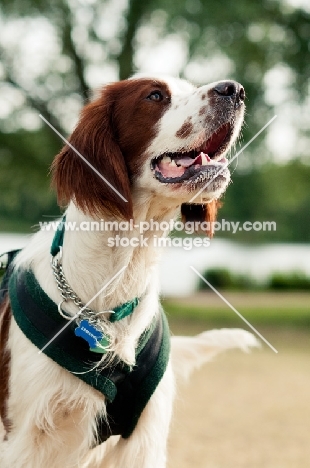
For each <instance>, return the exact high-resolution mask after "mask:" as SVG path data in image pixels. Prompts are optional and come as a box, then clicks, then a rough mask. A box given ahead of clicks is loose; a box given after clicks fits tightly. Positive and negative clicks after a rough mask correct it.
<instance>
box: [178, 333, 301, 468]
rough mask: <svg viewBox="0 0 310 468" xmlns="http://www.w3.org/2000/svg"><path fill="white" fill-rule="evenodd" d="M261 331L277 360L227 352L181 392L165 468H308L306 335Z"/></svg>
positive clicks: (260, 353)
mask: <svg viewBox="0 0 310 468" xmlns="http://www.w3.org/2000/svg"><path fill="white" fill-rule="evenodd" d="M178 328H179V327H178V326H176V327H175V330H174V331H175V332H180V331H181V332H182V331H184V330H179V329H178ZM187 328H188V327H187ZM189 328H190V327H189ZM183 329H184V326H183ZM191 331H194V330H191ZM195 331H199V330H195ZM264 333H265V335H267V336H268V339H269V341H270V342H271V343H272V344H273V345H274V346H275V347H276V348H277V349H278V351H279V353H278V354H275V353H274V352H273V351H272V350H270V349H269V348H267V347H266V346H264V347H263V349H262V350H259V351H254V352H253V353H251V354H250V355H243V354H242V353H240V352H238V351H236V352H229V353H227V354H225V355H223V356H221V357H219V358H217V359H216V360H215V361H213V362H212V363H209V364H207V365H206V366H204V368H203V369H201V370H200V371H199V372H197V373H195V374H194V377H193V378H192V379H191V381H190V382H189V383H188V384H187V385H186V386H184V387H183V386H182V387H181V388H180V389H179V398H178V401H177V404H176V407H175V415H174V420H173V425H172V431H171V437H170V443H169V468H193V467H195V468H307V467H310V402H309V393H310V372H309V369H310V340H309V336H308V333H307V332H301V331H299V332H294V331H290V330H288V331H283V330H282V331H278V332H275V331H271V330H269V331H268V330H264Z"/></svg>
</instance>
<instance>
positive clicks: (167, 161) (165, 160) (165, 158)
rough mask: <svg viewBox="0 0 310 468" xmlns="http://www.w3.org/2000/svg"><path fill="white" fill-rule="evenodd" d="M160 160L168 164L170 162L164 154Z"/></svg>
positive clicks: (168, 157)
mask: <svg viewBox="0 0 310 468" xmlns="http://www.w3.org/2000/svg"><path fill="white" fill-rule="evenodd" d="M162 162H163V163H167V164H169V163H170V162H171V158H170V156H164V157H163V158H162Z"/></svg>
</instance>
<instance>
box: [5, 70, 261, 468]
mask: <svg viewBox="0 0 310 468" xmlns="http://www.w3.org/2000/svg"><path fill="white" fill-rule="evenodd" d="M244 107H245V106H244V90H243V87H242V86H241V85H240V84H239V83H237V82H234V81H228V80H227V81H220V82H216V83H212V84H207V85H204V86H201V87H195V86H193V85H192V84H190V83H188V82H187V81H185V80H181V79H176V78H169V77H147V76H144V75H136V76H134V77H133V78H131V79H128V80H124V81H120V82H117V83H113V84H109V85H107V86H105V87H104V88H103V90H102V91H101V94H100V96H99V97H98V98H96V99H95V100H94V101H93V102H91V103H90V104H88V105H86V106H85V107H84V109H83V110H82V113H81V117H80V120H79V122H78V124H77V126H76V128H75V130H74V131H73V133H72V135H71V137H70V140H69V141H70V144H71V145H72V146H73V147H74V148H75V149H76V150H77V151H78V152H79V153H80V154H81V155H83V157H84V158H85V159H86V160H87V161H88V162H89V163H90V165H91V166H92V167H93V168H95V169H96V171H98V172H99V173H100V174H102V176H103V177H104V178H105V179H106V180H107V181H108V182H109V184H110V185H108V184H107V183H105V182H104V181H103V180H102V178H100V177H99V176H98V174H97V173H96V172H95V171H94V170H93V169H92V168H91V167H89V166H88V165H87V164H86V163H85V161H84V160H83V159H82V158H81V157H79V155H78V154H76V152H75V151H74V150H73V149H72V147H71V146H69V145H66V146H65V147H64V148H63V149H62V151H61V152H60V154H58V155H57V156H56V158H55V160H54V162H53V165H52V173H53V184H54V186H55V188H56V190H57V194H58V199H59V202H60V203H61V204H62V205H64V204H65V205H67V209H66V221H67V222H70V221H74V222H75V223H76V225H77V226H78V225H79V223H83V222H85V221H89V222H91V221H96V220H100V219H104V220H108V221H115V220H117V221H122V220H123V221H124V220H130V219H133V220H134V226H138V225H139V223H140V222H145V221H151V220H155V221H159V222H160V221H170V220H171V219H176V217H177V216H178V215H179V213H180V206H181V205H182V204H185V205H184V206H185V209H184V213H185V216H186V209H187V208H190V206H191V205H187V204H188V202H189V201H190V200H191V199H192V197H194V196H195V194H197V193H198V192H199V191H200V190H201V189H202V188H203V187H205V188H204V190H203V191H202V192H201V193H200V194H199V196H198V197H197V199H196V200H194V201H193V203H199V204H201V205H204V213H205V216H206V218H207V219H209V220H211V221H212V219H213V220H214V217H215V213H216V204H217V200H218V199H219V198H220V197H221V195H222V194H223V193H224V191H225V190H226V188H227V186H228V184H229V181H230V173H229V170H228V169H227V168H225V169H224V170H222V171H221V173H219V172H220V170H221V169H222V168H223V166H224V165H225V164H226V162H227V160H226V158H225V154H226V153H227V152H228V150H229V149H230V148H231V146H232V145H233V143H234V142H235V141H236V139H237V137H238V134H239V131H240V128H241V126H242V122H243V116H244ZM111 186H112V187H114V189H115V190H116V191H115V190H113V188H112V187H111ZM117 192H119V194H121V195H122V197H120V196H119V194H118V193H117ZM124 199H126V200H127V201H126V202H125V201H124ZM186 207H187V208H186ZM116 234H119V235H120V236H123V237H128V238H132V237H137V236H138V237H139V232H138V227H137V228H135V227H134V229H131V230H128V231H127V232H126V231H116V230H115V231H114V232H112V234H111V232H106V231H99V232H96V231H87V230H80V231H79V232H77V231H70V230H68V231H66V232H65V236H64V243H63V257H62V266H63V271H64V274H65V277H66V280H67V282H68V283H69V285H70V287H71V288H72V289H73V290H74V291H75V292H76V294H77V295H78V296H79V297H80V298H81V300H82V301H83V302H84V303H85V304H86V303H87V302H88V301H90V300H91V298H93V297H94V296H96V294H97V292H98V291H100V289H101V288H102V286H103V285H104V284H106V283H108V281H109V280H110V279H111V278H113V277H114V276H115V275H117V274H118V272H119V271H120V270H121V269H122V268H123V267H124V266H126V268H125V269H124V270H123V271H122V273H121V274H119V275H118V276H117V277H116V278H115V280H114V281H112V282H111V283H110V284H109V285H108V287H107V288H106V289H105V290H104V291H103V292H102V293H101V294H99V295H98V296H97V297H95V299H94V300H93V301H92V303H91V304H90V307H91V309H93V310H95V311H103V310H112V309H113V308H115V307H116V306H118V305H119V304H124V303H126V302H127V301H131V300H132V299H133V298H135V297H137V298H140V303H139V305H138V306H137V307H136V308H135V310H134V312H133V313H132V314H131V315H129V316H127V317H125V318H123V319H122V320H119V321H116V322H114V323H112V322H109V321H108V316H105V315H102V319H101V320H102V321H105V326H106V329H107V330H108V334H109V336H110V350H109V353H112V354H113V356H117V358H118V359H119V361H121V362H123V363H125V364H126V365H128V366H131V368H133V367H134V366H135V359H136V347H137V343H138V341H139V338H140V336H141V335H142V334H143V333H144V331H145V330H147V329H148V327H150V324H151V322H152V320H153V319H154V317H156V315H158V314H159V313H160V305H159V287H158V275H157V264H158V261H159V256H160V252H159V249H158V248H157V247H156V246H155V245H154V244H153V243H152V242H150V240H151V239H152V238H153V237H154V236H157V238H158V236H163V235H167V232H162V231H161V230H160V228H159V229H158V230H154V229H153V230H149V231H148V232H145V233H144V235H145V236H146V237H147V238H148V239H149V242H148V245H147V246H145V245H141V246H139V245H135V246H132V245H129V246H128V247H126V248H122V247H118V248H117V247H110V246H108V245H107V240H108V238H109V237H111V235H116ZM53 236H54V232H52V230H50V231H48V230H40V231H39V232H38V233H36V234H35V235H34V236H33V238H32V239H31V241H30V243H29V244H28V245H27V246H26V247H25V248H24V249H23V250H22V251H21V252H20V253H19V254H18V256H17V257H16V258H15V260H14V265H15V269H16V270H19V269H30V268H31V270H32V271H33V273H34V275H35V277H36V279H37V281H38V282H39V284H40V286H41V288H42V289H43V290H44V291H45V293H46V294H47V295H48V296H49V297H50V298H51V299H52V301H54V302H55V303H56V304H58V303H59V300H60V293H59V290H58V289H57V284H56V282H55V279H54V276H53V272H52V268H51V266H50V253H49V252H50V246H51V243H52V240H53ZM180 268H181V265H180ZM66 307H67V308H66V312H67V314H71V315H72V316H73V315H74V314H75V313H76V312H77V309H76V306H74V305H73V304H70V303H68V305H67V306H66ZM0 320H1V333H0V358H1V360H2V362H1V384H0V385H1V388H0V398H1V406H0V409H1V417H2V421H3V425H4V428H5V432H6V435H5V437H4V440H3V442H2V443H1V449H0V465H1V468H60V467H61V468H78V467H80V468H82V467H83V468H164V467H165V466H166V444H167V436H168V430H169V424H170V418H171V413H172V406H173V399H174V394H175V382H176V381H177V380H178V377H182V378H184V377H187V376H188V375H189V374H190V372H191V371H192V370H193V369H194V368H196V367H199V366H200V365H202V364H203V363H204V362H206V361H208V360H210V358H212V357H213V356H214V355H216V354H217V353H218V352H221V351H223V350H225V349H228V348H241V349H244V350H246V349H247V348H248V347H251V346H256V345H257V342H256V339H255V338H254V336H253V335H252V334H250V333H248V332H247V331H244V330H239V329H234V330H228V329H223V330H211V331H207V332H204V333H202V334H200V335H197V336H194V337H177V336H173V337H172V338H171V353H170V359H169V363H168V365H167V368H166V371H165V373H164V375H163V377H162V378H161V380H160V382H159V384H158V386H157V388H156V390H155V391H154V393H153V395H152V397H151V398H150V400H149V402H148V403H147V406H146V407H145V408H144V410H143V412H142V414H141V416H140V418H139V420H138V423H137V425H136V427H135V429H134V431H133V433H132V434H131V436H130V437H127V438H124V437H122V436H121V435H113V436H112V437H110V438H108V439H107V440H106V442H104V443H101V444H100V445H97V446H95V445H96V443H95V441H96V430H97V424H96V420H97V418H98V415H101V417H102V418H104V417H107V414H106V399H105V396H104V395H103V394H102V393H100V392H99V391H98V390H96V389H94V388H92V387H91V386H89V385H88V384H87V383H85V382H84V381H82V380H80V379H79V378H78V376H77V375H74V374H72V373H70V372H68V371H67V370H65V369H63V368H62V367H61V366H59V365H58V364H56V363H55V362H54V361H53V360H52V359H50V358H49V357H48V356H46V355H45V354H44V353H38V348H37V347H36V346H34V345H33V344H32V343H31V342H30V341H29V340H28V338H26V336H25V335H24V334H23V332H22V331H21V329H20V328H19V326H18V325H17V323H16V321H15V319H14V317H13V316H12V313H11V305H10V300H9V294H7V295H6V296H5V300H4V301H3V303H2V306H1V313H0ZM109 353H107V354H109ZM107 354H105V355H103V358H102V362H101V368H102V369H104V368H105V367H106V366H107V365H108V364H107V362H108V361H107V359H106V356H107ZM97 371H98V372H100V367H99V368H98V369H97ZM206 424H207V422H206Z"/></svg>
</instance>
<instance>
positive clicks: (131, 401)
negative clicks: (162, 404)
mask: <svg viewBox="0 0 310 468" xmlns="http://www.w3.org/2000/svg"><path fill="white" fill-rule="evenodd" d="M17 253H18V251H15V252H13V253H10V254H11V255H10V259H11V261H12V260H13V258H14V257H15V255H16V254H17ZM8 290H9V295H10V301H11V308H12V312H13V315H14V318H15V320H16V322H17V324H18V326H19V328H20V329H21V330H22V331H23V333H24V334H25V335H26V337H27V338H28V339H29V340H30V341H31V342H32V343H33V344H34V345H35V346H37V347H38V348H39V349H41V348H43V346H44V345H46V343H47V342H48V341H49V340H50V339H51V338H53V337H54V336H55V334H56V333H57V332H58V331H60V330H61V329H62V328H63V327H64V326H65V325H66V328H65V329H64V330H63V331H62V332H61V333H60V334H59V335H58V336H57V338H56V339H55V340H54V341H53V342H52V343H51V344H50V345H49V346H47V347H46V348H45V349H44V354H46V355H47V356H48V357H50V358H51V359H53V360H54V361H55V362H56V363H57V364H59V365H60V366H62V367H63V368H65V369H66V370H68V371H69V372H71V373H74V372H85V371H88V372H87V373H86V374H78V375H75V377H76V378H79V379H81V380H83V381H84V382H85V383H87V384H88V385H90V386H92V387H93V388H95V389H96V390H98V391H100V392H101V393H102V394H103V395H104V396H105V397H106V398H107V403H106V404H107V415H108V423H107V422H106V421H105V420H103V419H100V417H98V421H97V441H96V445H98V444H100V443H102V442H104V441H105V440H107V439H108V438H109V437H110V436H111V435H121V436H122V437H123V438H127V437H129V436H130V435H131V434H132V432H133V430H134V428H135V426H136V424H137V422H138V420H139V417H140V416H141V413H142V411H143V409H144V408H145V406H146V404H147V402H148V401H149V399H150V398H151V396H152V394H153V393H154V391H155V389H156V387H157V385H158V383H159V382H160V380H161V378H162V376H163V375H164V373H165V370H166V367H167V363H168V360H169V352H170V331H169V327H168V323H167V319H166V317H165V314H164V312H163V310H160V313H159V314H157V315H156V316H155V317H154V319H153V321H152V323H151V326H150V327H149V329H147V330H146V331H145V332H144V333H143V334H142V335H141V337H140V340H139V343H138V346H137V350H136V364H135V366H134V368H133V369H131V368H130V367H129V366H127V365H126V364H125V363H123V362H117V363H112V364H111V365H109V367H108V368H104V369H100V368H99V369H98V368H97V369H95V370H90V369H91V368H92V367H94V365H95V364H96V363H97V362H98V361H99V360H100V357H101V356H98V354H97V353H93V352H91V351H90V350H89V347H88V345H87V343H86V342H85V340H83V339H82V338H80V337H77V336H76V335H75V334H74V326H75V325H74V324H72V323H69V325H68V321H67V320H65V319H63V318H62V317H61V316H60V315H59V313H58V308H57V305H56V304H55V303H54V302H53V301H52V300H51V299H50V298H49V297H48V296H47V294H46V293H45V292H44V291H43V289H42V288H41V287H40V285H39V283H38V281H37V280H36V278H35V276H34V274H33V272H32V271H31V270H30V271H28V270H18V271H17V270H15V271H14V270H13V264H12V263H10V265H9V267H8V269H7V271H6V273H5V276H4V278H3V281H2V284H1V295H0V297H1V296H2V297H3V298H4V296H5V295H6V293H7V292H8ZM89 370H90V371H89Z"/></svg>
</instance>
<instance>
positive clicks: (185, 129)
mask: <svg viewBox="0 0 310 468" xmlns="http://www.w3.org/2000/svg"><path fill="white" fill-rule="evenodd" d="M192 131H193V124H192V123H191V119H190V118H189V119H187V120H185V122H184V123H183V125H182V126H181V127H180V128H179V130H178V131H177V132H176V134H175V136H177V137H178V138H187V137H188V136H189V135H190V134H191V133H192Z"/></svg>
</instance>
